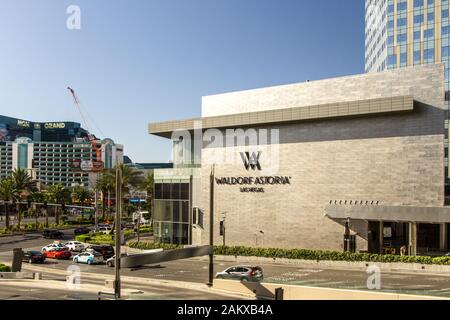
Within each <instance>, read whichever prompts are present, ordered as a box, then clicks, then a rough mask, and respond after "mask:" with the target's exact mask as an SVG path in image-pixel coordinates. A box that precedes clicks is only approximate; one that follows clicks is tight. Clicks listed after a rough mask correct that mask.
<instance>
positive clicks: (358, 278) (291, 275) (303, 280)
mask: <svg viewBox="0 0 450 320" xmlns="http://www.w3.org/2000/svg"><path fill="white" fill-rule="evenodd" d="M65 234H66V236H65V239H66V240H69V239H72V238H73V236H72V234H73V230H66V231H65ZM38 236H39V235H36V234H35V235H27V236H26V237H23V239H21V238H20V237H18V238H17V239H15V240H13V238H7V239H4V238H0V262H9V263H10V261H11V256H12V252H11V250H12V249H13V248H15V247H21V248H24V249H28V250H31V249H33V250H36V249H37V250H40V248H41V247H42V246H44V245H47V244H49V243H50V242H51V240H46V239H42V238H39V237H38ZM8 240H9V241H8ZM21 240H23V241H21ZM71 265H73V262H72V261H55V260H48V261H47V263H46V264H45V266H41V268H42V267H43V268H45V270H49V271H52V270H53V271H60V272H61V271H65V270H67V268H68V267H69V266H71ZM232 265H233V263H230V262H225V261H216V262H215V271H222V270H224V269H226V268H228V267H230V266H232ZM78 266H79V267H80V270H81V275H82V277H83V275H86V276H89V274H103V275H111V276H113V274H114V268H108V267H107V266H105V265H98V266H88V265H83V264H78ZM261 266H262V267H263V269H264V275H265V280H264V281H265V282H273V283H286V284H296V285H304V286H316V287H326V288H341V289H354V290H367V279H368V275H367V273H366V272H365V270H359V271H354V270H338V269H335V268H321V269H319V268H316V267H311V266H309V267H301V266H294V265H283V264H273V263H268V264H262V265H261ZM28 267H29V266H28V265H27V264H24V269H25V270H26V269H27V268H28ZM33 267H34V266H33ZM121 274H122V275H123V276H129V277H141V278H147V279H159V280H176V281H186V282H196V283H206V282H207V280H208V261H207V260H206V259H187V260H180V261H173V262H167V263H163V264H161V265H160V266H145V267H141V268H136V269H123V270H122V271H121ZM381 281H382V291H383V292H393V293H406V294H417V295H435V296H442V297H450V275H437V274H436V275H433V274H429V273H413V272H411V273H405V272H383V273H382V275H381Z"/></svg>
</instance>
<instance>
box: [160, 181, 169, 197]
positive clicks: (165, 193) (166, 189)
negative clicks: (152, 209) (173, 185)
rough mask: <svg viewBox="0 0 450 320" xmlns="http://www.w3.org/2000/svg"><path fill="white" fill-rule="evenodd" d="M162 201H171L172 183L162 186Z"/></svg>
mask: <svg viewBox="0 0 450 320" xmlns="http://www.w3.org/2000/svg"><path fill="white" fill-rule="evenodd" d="M162 199H171V194H170V183H163V186H162Z"/></svg>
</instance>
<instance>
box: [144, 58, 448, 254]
mask: <svg viewBox="0 0 450 320" xmlns="http://www.w3.org/2000/svg"><path fill="white" fill-rule="evenodd" d="M444 85H445V77H444V65H443V64H432V65H424V66H417V67H413V68H412V67H411V68H404V69H396V70H389V71H384V72H380V73H370V74H364V75H356V76H348V77H342V78H336V79H326V80H319V81H310V82H309V81H308V82H304V83H296V84H291V85H283V86H277V87H270V88H262V89H257V90H248V91H242V92H233V93H226V94H219V95H213V96H207V97H203V99H202V115H201V117H199V118H197V119H187V120H176V121H168V122H158V123H151V124H150V125H149V132H150V134H152V135H157V136H160V137H163V138H166V139H168V140H170V141H171V143H172V144H173V160H174V168H172V169H160V170H155V194H154V215H155V216H154V219H155V237H156V239H157V240H158V241H160V242H164V243H180V244H193V245H200V244H208V243H209V223H210V214H211V212H212V213H213V221H214V226H213V230H214V241H215V244H222V243H223V242H224V241H225V244H226V245H230V246H233V245H243V246H252V247H272V248H303V249H322V250H324V249H325V250H338V251H341V250H350V251H356V252H376V253H378V252H381V253H396V254H399V253H400V249H402V250H406V252H407V253H408V254H410V255H417V254H423V253H430V252H439V251H440V252H444V251H446V250H447V248H448V246H449V242H450V241H449V237H448V236H447V234H448V232H449V230H448V229H449V228H448V227H449V224H450V207H447V206H446V204H447V203H446V190H445V178H446V177H445V175H446V172H448V170H446V168H447V167H448V155H447V154H446V151H445V150H446V147H447V146H448V128H447V127H446V126H445V119H447V118H446V116H447V112H448V111H447V108H446V105H447V104H446V101H445V97H446V94H445V86H444ZM212 199H213V200H212ZM211 202H212V203H211ZM211 208H212V210H211ZM222 227H224V228H222ZM219 228H220V229H221V230H219ZM220 231H221V232H220ZM223 234H225V237H224V236H223ZM224 238H225V239H224Z"/></svg>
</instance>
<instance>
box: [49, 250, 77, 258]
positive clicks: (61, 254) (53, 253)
mask: <svg viewBox="0 0 450 320" xmlns="http://www.w3.org/2000/svg"><path fill="white" fill-rule="evenodd" d="M44 256H45V257H46V258H48V259H70V257H72V254H71V253H70V252H69V251H68V250H67V249H63V248H55V249H53V250H50V251H45V252H44Z"/></svg>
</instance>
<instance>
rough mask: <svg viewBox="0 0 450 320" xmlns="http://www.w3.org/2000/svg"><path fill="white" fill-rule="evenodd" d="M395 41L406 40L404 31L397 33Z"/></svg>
mask: <svg viewBox="0 0 450 320" xmlns="http://www.w3.org/2000/svg"><path fill="white" fill-rule="evenodd" d="M397 42H406V33H402V34H399V35H398V36H397Z"/></svg>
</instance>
